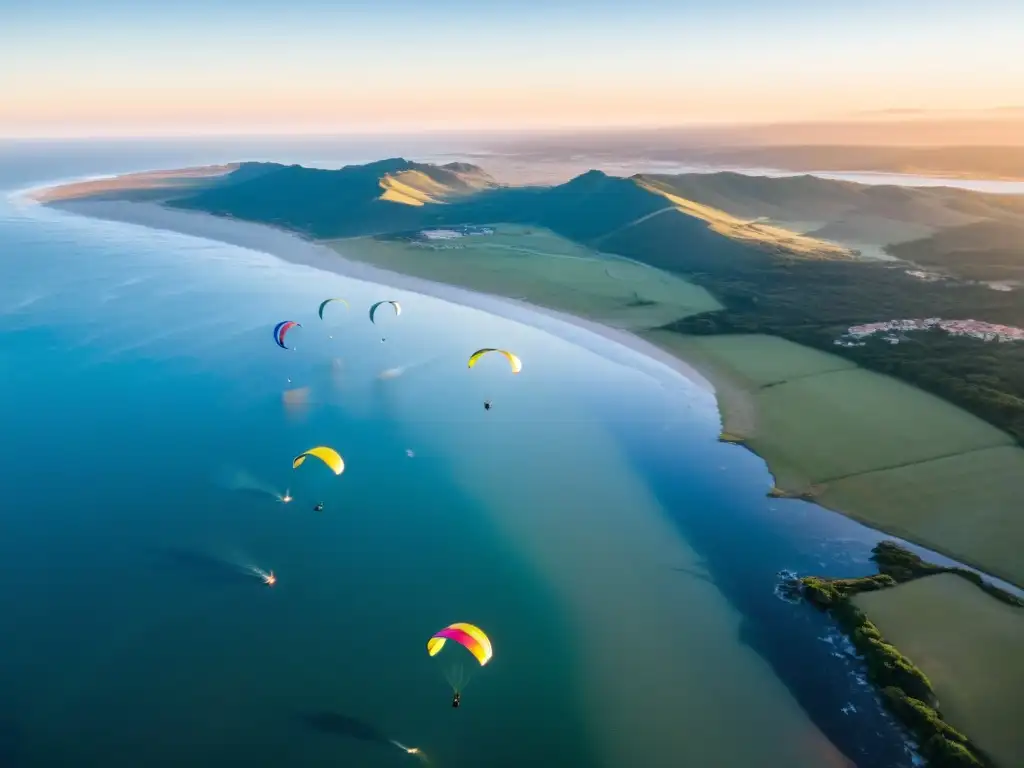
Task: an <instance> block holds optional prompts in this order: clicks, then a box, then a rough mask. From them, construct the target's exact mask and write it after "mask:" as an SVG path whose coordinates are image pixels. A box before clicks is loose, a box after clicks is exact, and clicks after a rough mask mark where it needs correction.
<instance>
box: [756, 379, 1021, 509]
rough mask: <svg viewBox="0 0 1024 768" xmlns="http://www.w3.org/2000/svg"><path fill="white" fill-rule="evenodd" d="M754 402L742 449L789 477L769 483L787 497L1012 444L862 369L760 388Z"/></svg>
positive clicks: (924, 396) (984, 426)
mask: <svg viewBox="0 0 1024 768" xmlns="http://www.w3.org/2000/svg"><path fill="white" fill-rule="evenodd" d="M755 399H756V401H757V412H758V414H759V416H758V418H759V422H758V430H757V435H756V436H755V437H754V438H753V439H752V440H751V441H750V445H751V447H752V448H754V450H756V451H758V452H759V453H762V452H763V455H764V456H765V457H766V458H769V460H770V457H771V456H777V457H778V460H779V461H780V464H782V465H783V466H785V468H786V469H787V470H788V471H789V475H788V476H780V475H778V474H777V475H776V476H777V477H778V479H779V485H780V486H782V487H785V488H787V489H793V486H794V485H796V486H799V485H800V484H801V483H812V484H817V483H823V482H830V481H834V480H838V479H840V478H844V477H849V476H851V475H858V474H861V473H863V472H873V471H877V470H882V469H890V468H894V467H900V466H904V465H906V464H913V463H916V462H922V461H927V460H929V459H937V458H940V457H943V456H953V455H956V454H958V453H964V452H966V451H973V450H978V449H979V448H991V447H995V446H1000V445H1010V444H1011V443H1012V440H1011V438H1010V437H1009V436H1008V435H1007V434H1005V433H1003V432H1001V431H999V430H998V429H996V428H995V427H993V426H991V425H989V424H986V423H985V422H983V421H982V420H981V419H979V418H977V417H975V416H972V415H971V414H969V413H967V412H966V411H962V410H960V409H959V408H956V407H955V406H952V405H950V404H949V403H946V402H945V401H943V400H940V399H939V398H937V397H934V396H932V395H929V394H927V393H925V392H922V391H921V390H919V389H916V388H914V387H912V386H910V385H909V384H904V383H902V382H899V381H897V380H896V379H892V378H889V377H887V376H882V375H880V374H877V373H873V372H871V371H866V370H862V369H851V370H840V371H833V372H830V373H822V374H819V375H816V376H805V377H803V378H800V379H795V380H793V381H789V382H786V383H783V384H778V385H775V386H770V387H766V388H762V389H760V390H759V391H758V392H757V394H756V395H755ZM773 466H774V465H773ZM780 469H781V467H780ZM797 470H798V471H797Z"/></svg>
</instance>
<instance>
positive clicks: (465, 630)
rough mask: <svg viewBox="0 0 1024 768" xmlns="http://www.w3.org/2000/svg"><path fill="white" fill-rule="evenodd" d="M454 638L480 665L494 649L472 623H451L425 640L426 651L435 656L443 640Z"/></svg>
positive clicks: (484, 662) (492, 653)
mask: <svg viewBox="0 0 1024 768" xmlns="http://www.w3.org/2000/svg"><path fill="white" fill-rule="evenodd" d="M448 640H454V641H455V642H456V643H458V644H459V645H461V646H463V647H464V648H465V649H466V650H467V651H469V652H470V653H471V654H473V656H474V657H475V658H476V660H477V661H478V662H480V666H481V667H482V666H483V665H484V664H486V663H487V662H488V661H490V660H491V656H493V655H494V651H493V649H492V648H491V641H490V639H488V637H487V635H485V634H484V631H483V630H482V629H480V627H477V626H474V625H473V624H462V623H459V624H451V625H449V626H447V627H445V628H444V629H442V630H441V631H440V632H438V633H437V634H435V635H434V636H433V637H432V638H430V639H429V640H428V641H427V653H429V654H430V655H431V656H436V655H437V654H439V653H440V652H441V649H442V648H444V645H445V642H446V641H448Z"/></svg>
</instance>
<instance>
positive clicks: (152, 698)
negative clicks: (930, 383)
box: [0, 139, 909, 768]
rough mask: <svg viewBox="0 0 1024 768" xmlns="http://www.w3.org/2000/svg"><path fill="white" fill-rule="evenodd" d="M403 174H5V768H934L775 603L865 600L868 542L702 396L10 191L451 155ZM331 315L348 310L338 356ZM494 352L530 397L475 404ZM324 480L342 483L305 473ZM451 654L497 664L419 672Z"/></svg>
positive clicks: (495, 323) (511, 389)
mask: <svg viewBox="0 0 1024 768" xmlns="http://www.w3.org/2000/svg"><path fill="white" fill-rule="evenodd" d="M393 143H394V146H392V145H387V146H385V145H384V144H381V143H378V144H374V145H371V144H360V145H351V146H346V145H337V144H319V145H316V146H312V145H310V144H309V143H308V142H295V143H292V144H288V143H284V142H273V143H265V144H259V143H258V142H255V141H253V142H251V143H249V144H244V145H239V144H233V143H231V142H215V143H209V144H200V143H195V142H193V143H180V144H174V143H163V144H157V143H140V142H136V143H96V144H91V145H90V144H85V143H78V144H74V143H71V144H67V143H64V144H45V143H30V144H20V145H16V146H15V145H6V146H5V145H0V193H2V200H0V493H2V496H0V510H2V511H0V575H2V587H0V611H2V613H0V615H2V616H3V634H2V639H0V643H2V647H3V653H2V655H0V691H2V692H3V695H2V697H0V764H3V765H5V766H6V765H10V766H50V765H54V766H56V765H75V766H104V768H117V767H120V766H125V767H128V766H133V767H136V766H163V765H179V766H185V765H187V766H197V767H198V766H228V765H247V766H282V765H288V766H303V765H311V766H312V765H353V766H366V767H368V768H374V767H375V766H401V765H411V764H412V763H413V761H416V760H417V759H418V758H417V756H413V755H409V754H407V753H405V752H404V751H402V750H401V749H400V748H399V747H398V746H397V745H396V744H394V743H393V742H392V740H394V741H397V742H399V743H400V744H405V745H408V746H414V747H419V748H420V749H422V750H423V753H425V754H426V755H427V756H429V759H430V762H431V764H433V765H438V766H495V767H496V768H501V767H503V766H522V765H526V764H529V765H532V766H536V768H548V767H549V766H550V767H551V768H554V767H555V766H558V767H559V768H573V767H575V766H618V765H622V766H631V768H632V767H635V768H647V767H648V766H650V767H654V766H670V765H702V766H704V765H716V766H723V768H729V767H730V766H736V767H737V768H739V767H740V766H743V767H744V768H746V767H747V766H750V765H758V766H764V767H765V768H773V767H774V766H778V768H792V767H793V766H798V765H807V766H814V767H815V768H818V767H819V766H831V765H836V766H839V765H842V764H843V758H842V757H841V755H845V756H846V757H847V758H849V759H851V760H854V761H856V762H857V764H859V765H862V766H873V767H874V766H879V767H882V766H898V765H906V764H909V759H908V757H907V755H906V752H905V750H904V747H903V745H902V739H901V738H900V735H899V733H898V732H897V731H896V729H895V728H894V727H893V726H892V724H891V723H890V722H889V720H888V719H887V718H886V717H885V716H884V715H883V714H882V713H881V710H880V708H879V706H878V704H877V702H876V700H875V698H874V696H873V694H872V693H871V692H870V691H869V690H868V689H867V688H866V687H865V686H864V685H863V680H862V677H861V676H860V668H859V666H858V663H857V661H856V660H855V659H852V658H851V657H850V656H849V655H848V654H847V653H846V652H845V651H844V649H843V646H842V643H841V642H839V640H838V639H837V638H836V636H835V634H834V632H833V631H832V629H831V628H830V626H829V624H828V622H827V621H826V620H824V619H823V618H822V617H821V616H819V615H817V614H816V613H814V612H813V611H811V610H810V609H808V608H807V607H806V606H802V605H791V604H789V603H786V602H784V601H782V600H780V599H779V598H777V597H776V596H775V594H774V588H775V586H776V583H777V574H778V572H779V571H781V570H783V569H790V570H794V571H798V572H815V573H819V572H823V573H829V574H848V575H854V574H862V573H867V572H870V570H871V568H870V565H869V563H868V560H867V556H868V553H869V549H870V547H871V546H872V545H873V543H874V542H875V541H877V539H878V537H877V535H875V534H873V533H872V532H870V531H867V530H865V529H863V528H861V527H860V526H858V525H856V524H854V523H852V522H850V521H848V520H846V519H844V518H842V517H839V516H836V515H833V514H831V513H828V512H826V511H824V510H821V509H819V508H817V507H815V506H813V505H809V504H805V503H803V502H797V501H787V500H774V499H768V498H766V496H765V491H766V490H767V488H768V487H769V486H770V484H771V479H770V476H769V475H768V473H767V471H766V469H765V467H764V465H763V463H762V462H761V461H760V460H759V459H758V458H757V457H755V456H753V455H751V454H749V453H747V452H746V451H744V450H742V449H740V448H737V447H735V446H729V445H725V444H720V443H718V442H717V441H716V436H717V434H718V430H719V419H718V414H717V412H716V410H715V406H714V399H713V397H712V396H711V395H710V394H709V393H708V392H707V391H705V390H704V389H702V388H701V387H699V386H697V385H696V384H694V383H691V382H688V381H687V380H685V379H683V378H681V377H679V376H678V375H677V374H675V373H672V372H670V371H668V370H667V369H665V370H663V369H661V368H660V367H659V366H658V365H656V364H653V363H650V362H645V361H644V360H643V359H642V358H640V357H639V356H637V355H636V354H635V353H633V352H630V351H628V350H625V349H622V348H620V347H613V346H612V345H611V344H610V343H609V342H604V341H602V340H600V339H597V338H596V337H594V338H588V339H587V340H586V344H585V345H582V346H581V345H580V344H579V343H577V342H578V341H579V340H580V339H579V337H580V334H581V333H582V332H580V331H576V332H574V333H567V332H566V329H565V328H564V327H562V326H561V325H560V323H558V322H557V321H555V320H551V319H548V318H540V317H538V318H537V319H536V322H531V323H530V324H529V325H525V324H522V323H517V322H512V321H510V320H505V319H502V318H500V317H496V316H493V315H488V314H486V313H483V312H480V311H478V310H472V309H467V308H464V307H455V306H451V305H448V304H446V303H444V302H441V301H439V300H436V299H432V298H429V297H426V296H422V295H418V294H415V293H410V292H405V291H394V290H391V289H389V288H388V287H386V286H381V285H373V284H369V283H364V282H358V281H352V280H347V279H345V278H342V277H339V276H336V275H329V274H323V273H319V272H317V271H316V270H313V269H310V268H305V267H298V266H292V265H289V264H286V263H283V262H281V261H279V260H277V259H275V258H274V257H272V256H269V255H266V254H261V253H256V252H253V251H249V250H245V249H241V248H237V247H233V246H228V245H223V244H219V243H214V242H210V241H205V240H201V239H197V238H192V237H186V236H183V235H178V234H174V233H168V232H161V231H152V230H147V229H143V228H140V227H134V226H129V225H124V224H117V223H111V222H101V221H93V220H88V219H84V218H79V217H74V216H70V215H67V214H64V213H59V212H56V211H52V210H49V209H45V208H40V207H38V206H35V205H32V204H29V203H26V202H24V201H23V200H20V199H19V198H18V197H17V195H16V194H14V193H15V192H17V191H18V190H22V189H25V188H28V187H33V186H39V185H43V184H46V183H48V182H53V181H57V180H60V179H64V178H78V177H86V176H91V175H97V174H110V173H118V172H124V171H131V170H143V169H149V168H155V167H176V166H182V165H188V164H198V163H210V162H221V161H230V160H237V159H275V160H280V161H284V162H302V163H308V164H320V165H332V164H341V163H344V162H360V161H365V160H371V159H374V158H379V157H382V156H386V155H389V154H403V155H407V156H408V155H412V156H419V157H422V156H427V155H429V154H430V153H431V152H434V151H441V150H440V149H438V148H437V147H432V146H430V147H428V146H426V145H418V144H415V143H412V144H406V145H402V144H401V143H400V142H399V140H398V139H395V140H394V142H393ZM444 150H445V151H450V148H444ZM329 296H341V297H344V298H346V299H347V300H348V301H349V303H350V305H351V309H350V310H346V309H345V308H344V307H343V306H341V305H340V304H337V303H336V304H334V305H331V306H330V307H329V308H328V311H327V312H326V313H325V319H324V320H323V321H321V320H320V319H319V318H318V317H317V313H316V309H317V305H318V304H319V302H320V301H321V300H322V299H324V298H327V297H329ZM384 299H396V300H398V301H400V302H401V303H402V307H403V312H402V314H401V316H399V317H395V316H394V315H393V314H391V313H387V312H382V314H381V316H380V317H379V324H378V327H374V326H373V325H371V324H370V322H369V320H368V318H367V316H366V309H367V307H368V306H369V305H370V303H372V302H374V301H378V300H384ZM281 320H295V321H297V322H299V323H301V324H302V327H301V328H296V329H294V330H293V331H292V332H291V334H290V336H289V337H288V339H289V343H290V345H292V346H294V350H291V351H285V350H282V349H280V348H278V347H277V346H275V344H274V342H273V339H272V337H271V330H272V328H273V326H274V325H275V324H276V323H277V322H279V321H281ZM567 336H571V337H573V339H574V340H573V341H567V340H565V337H567ZM382 337H385V338H386V339H387V341H386V342H382V341H381V338H382ZM482 346H497V347H507V348H509V349H512V350H514V351H515V352H516V353H518V354H519V356H520V357H521V358H522V359H523V362H524V368H523V372H522V374H521V375H519V376H512V375H511V374H510V373H509V371H508V369H507V368H506V367H505V366H504V365H503V364H502V363H501V361H500V360H490V361H487V363H486V364H482V365H480V366H479V367H477V368H476V369H474V370H472V371H469V370H467V368H466V364H465V361H466V358H467V356H468V354H469V353H470V352H472V351H473V350H474V349H476V348H478V347H482ZM385 371H388V372H389V373H388V374H385V376H383V377H382V376H381V374H382V372H385ZM485 399H489V400H491V401H492V402H493V403H494V407H493V409H492V410H491V411H489V412H485V410H484V409H483V407H482V403H483V401H484V400H485ZM314 445H328V446H332V447H334V448H335V449H337V450H338V451H339V452H340V453H341V454H342V455H343V456H344V457H345V460H346V463H347V468H346V471H345V473H344V474H343V475H341V476H340V477H335V476H334V475H333V474H331V473H330V472H329V471H328V470H327V468H326V467H324V466H323V465H322V464H319V463H318V462H316V461H315V460H311V461H309V462H307V463H306V464H305V465H303V466H302V467H300V468H299V469H297V470H293V469H292V467H291V459H292V457H293V456H295V455H296V454H297V453H299V452H300V451H302V450H304V449H307V448H309V447H311V446H314ZM286 491H287V492H290V494H291V495H292V496H293V497H294V501H292V502H291V503H290V504H283V503H281V502H280V501H279V500H278V497H279V496H281V495H283V494H284V493H285V492H286ZM318 502H323V503H324V510H323V512H322V513H317V512H314V511H313V506H314V505H315V504H317V503H318ZM250 566H252V567H253V568H258V569H262V570H264V571H268V572H269V571H271V570H273V572H274V573H275V575H276V576H277V578H278V581H277V583H276V584H275V585H274V586H273V587H267V586H266V585H264V584H263V583H262V582H261V580H260V579H259V578H258V575H257V574H256V572H255V571H254V570H250V569H249V567H250ZM458 621H467V622H471V623H475V624H477V625H479V626H480V627H481V628H483V629H484V631H486V632H487V633H488V634H489V635H490V637H491V639H492V642H493V645H494V659H493V660H492V662H491V663H490V664H488V665H487V666H486V667H484V668H482V669H480V668H476V669H474V667H473V664H471V663H469V662H471V661H472V659H471V658H470V657H469V656H468V654H464V655H462V656H459V653H460V651H461V649H460V648H458V647H448V648H446V649H445V650H444V651H443V652H442V654H441V655H440V656H439V657H437V658H430V657H428V655H427V653H426V649H425V644H426V641H427V639H428V638H429V637H430V636H431V634H432V633H433V632H435V631H437V630H438V629H440V628H441V627H444V626H445V625H447V624H449V623H452V622H458ZM448 659H452V660H454V661H464V662H466V664H465V669H466V671H470V672H472V676H471V678H470V680H469V683H468V685H467V686H466V687H465V689H464V694H463V706H462V707H461V709H459V710H458V711H455V710H453V709H452V708H451V706H450V700H451V688H450V687H449V683H448V681H447V679H446V672H450V670H449V668H448V664H449V661H448Z"/></svg>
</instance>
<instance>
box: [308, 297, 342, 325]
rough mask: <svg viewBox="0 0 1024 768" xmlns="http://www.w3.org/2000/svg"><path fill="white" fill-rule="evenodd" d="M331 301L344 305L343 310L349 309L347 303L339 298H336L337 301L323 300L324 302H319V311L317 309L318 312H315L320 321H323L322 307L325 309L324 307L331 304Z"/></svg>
mask: <svg viewBox="0 0 1024 768" xmlns="http://www.w3.org/2000/svg"><path fill="white" fill-rule="evenodd" d="M332 301H340V302H341V303H342V304H344V305H345V309H350V307H349V305H348V302H347V301H345V299H341V298H337V299H326V300H324V301H322V302H320V308H319V309H318V310H317V311H316V313H317V314H318V315H320V319H321V320H323V319H324V307H326V306H327V305H328V304H330V303H331V302H332Z"/></svg>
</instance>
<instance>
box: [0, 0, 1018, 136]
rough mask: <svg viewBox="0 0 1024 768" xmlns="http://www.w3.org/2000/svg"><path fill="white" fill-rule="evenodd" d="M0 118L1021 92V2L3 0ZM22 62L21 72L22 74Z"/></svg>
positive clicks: (912, 100)
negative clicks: (155, 2) (212, 2)
mask: <svg viewBox="0 0 1024 768" xmlns="http://www.w3.org/2000/svg"><path fill="white" fill-rule="evenodd" d="M0 12H2V14H3V17H4V25H5V31H7V32H8V34H7V35H6V37H7V38H8V42H6V43H5V46H4V47H3V49H0V72H3V73H5V75H0V137H3V138H33V137H37V138H42V137H46V138H74V137H122V136H154V137H157V136H160V137H172V136H173V137H180V136H188V135H211V136H212V135H222V136H223V135H286V134H287V135H307V134H311V135H347V134H359V133H367V132H374V133H387V134H390V135H394V134H403V133H413V132H425V131H452V130H461V131H477V132H481V131H493V130H499V131H500V130H510V131H531V132H532V131H538V130H541V131H543V130H573V129H576V130H578V129H581V128H590V129H594V128H604V129H637V128H650V127H671V126H679V127H686V126H693V127H713V126H719V125H749V124H769V123H789V122H796V123H801V122H812V123H813V122H817V121H851V120H852V121H855V122H857V121H862V120H889V119H894V118H895V119H908V118H912V117H917V116H920V115H929V114H931V115H935V116H938V115H942V116H943V119H946V118H948V119H951V120H959V119H962V118H963V117H964V116H965V115H967V114H971V113H980V114H984V115H986V116H987V117H986V119H991V120H993V121H1000V120H1002V119H1006V118H1007V117H1010V118H1013V117H1015V116H1016V117H1019V115H1020V114H1021V113H1022V112H1024V109H1022V108H1021V107H1020V106H1018V105H1019V104H1020V101H1021V98H1020V94H1022V93H1024V57H1021V56H1019V55H1018V54H1017V53H1016V52H1015V51H1016V47H1017V46H1016V42H1017V41H1016V40H1015V34H1014V30H1017V29H1021V28H1024V6H1017V5H1013V4H1011V3H1009V2H1004V1H1002V0H980V1H979V3H976V4H973V5H972V6H971V7H970V8H968V7H966V6H962V5H960V4H952V3H932V4H930V5H929V6H928V8H927V12H926V13H925V9H924V8H922V6H921V4H920V3H917V2H889V3H885V4H883V3H882V2H881V0H869V1H868V2H865V3H861V4H857V5H856V6H852V5H849V4H840V3H838V2H830V1H826V2H821V0H819V1H818V2H811V0H777V1H776V2H773V3H765V2H755V1H754V0H727V1H726V2H725V3H722V4H719V5H717V6H714V7H710V6H708V5H707V4H704V3H694V2H688V1H684V2H670V0H637V2H634V3H631V4H629V5H628V6H621V5H619V4H613V3H610V2H605V1H604V0H601V1H600V2H596V3H594V2H591V3H588V4H586V5H584V4H582V3H581V2H579V0H549V1H548V2H545V3H540V2H536V1H534V0H525V1H524V2H517V3H511V2H507V1H506V2H502V1H501V0H498V2H495V3H492V4H488V5H486V6H482V5H479V4H472V3H469V2H468V0H440V1H439V2H434V3H429V4H415V3H412V2H411V0H378V2H375V3H369V2H343V3H339V4H335V5H334V6H332V7H323V6H320V5H319V4H317V3H315V2H314V1H313V0H296V2H292V3H289V4H288V5H287V6H281V5H279V4H271V3H268V2H260V1H257V2H250V3H245V4H242V3H241V2H237V1H236V0H228V2H225V3H221V4H218V5H217V7H215V8H214V7H209V6H204V5H202V4H200V3H198V2H194V1H193V0H187V1H186V2H182V3H176V4H175V5H174V6H173V8H172V7H170V6H166V7H156V6H148V5H145V4H138V3H128V2H126V1H125V0H80V1H79V2H74V3H72V2H71V1H70V0H41V2H38V3H33V4H31V5H30V4H16V3H14V2H12V0H0ZM14 73H17V74H14Z"/></svg>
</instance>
